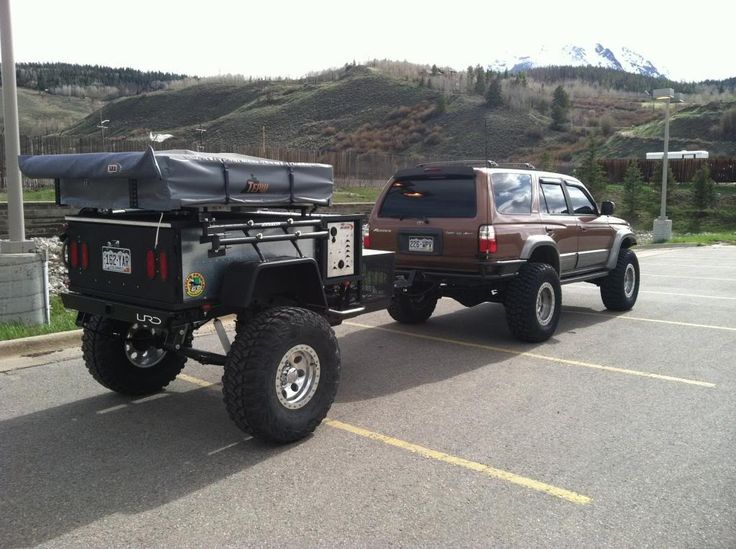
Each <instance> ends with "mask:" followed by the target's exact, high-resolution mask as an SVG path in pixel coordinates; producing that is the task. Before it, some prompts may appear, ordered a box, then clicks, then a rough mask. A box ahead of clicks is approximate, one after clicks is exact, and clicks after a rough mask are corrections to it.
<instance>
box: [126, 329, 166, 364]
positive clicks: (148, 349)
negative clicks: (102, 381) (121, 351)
mask: <svg viewBox="0 0 736 549" xmlns="http://www.w3.org/2000/svg"><path fill="white" fill-rule="evenodd" d="M163 340H164V333H163V331H162V330H158V329H156V328H148V327H146V326H141V325H139V324H133V325H132V326H131V327H130V329H129V330H128V333H127V334H126V335H125V342H124V344H123V345H124V347H125V356H126V357H128V361H129V362H130V363H131V364H132V365H133V366H137V367H138V368H151V367H153V366H155V365H156V364H158V363H159V362H161V361H162V360H163V359H164V358H165V357H166V350H165V349H162V348H161V345H162V343H163Z"/></svg>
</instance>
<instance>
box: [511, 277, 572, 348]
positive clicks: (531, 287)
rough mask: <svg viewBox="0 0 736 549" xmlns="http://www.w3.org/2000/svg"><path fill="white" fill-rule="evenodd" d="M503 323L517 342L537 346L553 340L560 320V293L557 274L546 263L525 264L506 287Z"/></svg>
mask: <svg viewBox="0 0 736 549" xmlns="http://www.w3.org/2000/svg"><path fill="white" fill-rule="evenodd" d="M504 307H505V308H506V322H507V323H508V326H509V330H510V331H511V333H512V334H513V335H514V337H516V338H517V339H520V340H521V341H528V342H531V343H537V342H540V341H545V340H547V339H549V338H550V337H552V335H553V334H554V333H555V330H556V329H557V324H558V323H559V321H560V311H561V309H562V291H561V290H560V279H559V277H558V276H557V271H555V269H554V267H552V266H551V265H547V264H546V263H527V264H526V265H524V266H523V267H522V268H521V269H520V270H519V274H518V275H517V276H516V278H514V280H513V281H512V282H511V283H510V284H509V286H508V288H507V290H506V293H505V297H504Z"/></svg>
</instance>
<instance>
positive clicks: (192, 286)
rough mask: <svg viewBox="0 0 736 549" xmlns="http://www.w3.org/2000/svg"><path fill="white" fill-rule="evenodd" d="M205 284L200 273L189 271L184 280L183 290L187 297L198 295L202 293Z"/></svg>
mask: <svg viewBox="0 0 736 549" xmlns="http://www.w3.org/2000/svg"><path fill="white" fill-rule="evenodd" d="M206 285H207V284H206V282H205V281H204V276H202V273H189V274H188V275H187V278H186V280H185V281H184V291H185V292H186V293H187V295H188V296H189V297H199V296H201V295H202V294H203V293H204V289H205V286H206Z"/></svg>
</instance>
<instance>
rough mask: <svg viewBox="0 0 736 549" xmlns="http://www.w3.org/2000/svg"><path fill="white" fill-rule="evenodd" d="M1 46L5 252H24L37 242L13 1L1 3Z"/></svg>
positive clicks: (3, 0) (3, 247)
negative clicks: (28, 197)
mask: <svg viewBox="0 0 736 549" xmlns="http://www.w3.org/2000/svg"><path fill="white" fill-rule="evenodd" d="M0 47H1V48H2V64H3V67H2V77H3V112H4V115H5V119H4V120H5V122H4V123H5V163H6V164H5V166H6V173H5V176H6V183H7V191H8V236H9V238H10V241H9V242H7V241H6V242H4V243H3V245H2V251H3V252H6V253H22V252H26V251H28V250H30V249H31V247H32V245H33V243H32V242H29V241H27V240H26V229H25V216H24V214H23V187H22V185H21V177H20V168H19V167H18V155H19V154H20V134H19V132H18V93H17V89H16V83H15V59H14V58H13V33H12V30H11V25H10V0H0Z"/></svg>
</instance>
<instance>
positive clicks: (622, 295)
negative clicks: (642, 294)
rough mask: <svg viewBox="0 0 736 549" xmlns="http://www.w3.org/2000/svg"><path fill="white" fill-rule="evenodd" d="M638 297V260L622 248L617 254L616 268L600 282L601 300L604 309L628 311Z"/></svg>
mask: <svg viewBox="0 0 736 549" xmlns="http://www.w3.org/2000/svg"><path fill="white" fill-rule="evenodd" d="M638 295H639V260H638V259H637V258H636V254H635V253H634V252H633V251H632V250H630V249H628V248H624V249H623V250H621V251H620V252H619V253H618V260H617V261H616V267H615V268H614V269H613V270H612V271H611V272H610V273H608V276H607V277H605V278H604V279H603V280H602V281H601V299H602V300H603V305H605V306H606V309H609V310H611V311H628V310H629V309H631V308H632V307H633V306H634V303H636V298H637V296H638Z"/></svg>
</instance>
